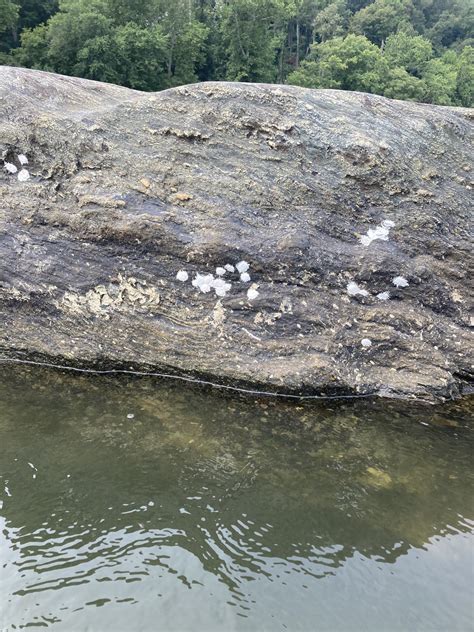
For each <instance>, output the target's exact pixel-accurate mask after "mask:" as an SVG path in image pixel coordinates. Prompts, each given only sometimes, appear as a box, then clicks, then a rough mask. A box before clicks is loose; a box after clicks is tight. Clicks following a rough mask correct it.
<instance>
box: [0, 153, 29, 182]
mask: <svg viewBox="0 0 474 632" xmlns="http://www.w3.org/2000/svg"><path fill="white" fill-rule="evenodd" d="M17 160H18V162H19V163H20V165H21V168H20V169H18V167H17V166H16V165H15V164H14V163H13V162H6V161H4V163H3V167H4V169H6V171H7V172H8V173H9V174H10V175H12V176H13V175H15V174H16V176H17V178H18V180H19V182H26V181H27V180H28V179H29V177H30V172H29V171H28V169H25V165H27V164H28V158H27V157H26V156H25V154H18V156H17Z"/></svg>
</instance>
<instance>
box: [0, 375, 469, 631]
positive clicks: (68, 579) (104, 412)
mask: <svg viewBox="0 0 474 632" xmlns="http://www.w3.org/2000/svg"><path fill="white" fill-rule="evenodd" d="M0 379H1V384H0V596H1V602H0V629H1V630H8V631H10V630H20V629H23V628H26V627H28V628H29V627H31V628H46V627H48V628H51V629H53V630H65V631H68V632H82V631H86V630H87V631H92V632H105V631H112V632H121V631H124V632H125V631H126V632H139V631H146V632H148V631H150V632H151V631H158V630H159V631H168V630H169V631H179V632H184V631H187V630H189V631H191V630H192V631H193V632H200V631H202V632H212V631H214V630H218V631H225V632H228V631H229V632H230V631H232V630H252V631H254V630H255V631H257V630H258V631H260V630H262V631H263V630H268V631H274V630H290V631H293V630H295V631H296V630H305V631H346V630H347V631H350V630H357V631H362V630H364V631H372V630H373V631H377V632H381V631H384V630H390V631H392V630H397V631H398V630H400V631H403V632H406V631H408V630H410V631H412V630H420V631H428V630H440V631H443V632H445V631H450V632H452V631H455V630H460V631H463V632H465V631H468V630H472V629H473V607H472V603H473V585H474V575H473V562H474V558H473V543H474V538H473V526H474V522H473V518H474V504H473V497H474V496H473V475H472V456H473V445H474V440H473V437H474V432H473V429H474V424H473V423H472V420H470V417H469V413H470V412H471V414H472V410H473V407H472V402H471V403H469V401H467V400H462V402H461V403H459V402H458V403H454V404H450V405H447V406H444V407H441V408H433V407H419V406H414V405H410V406H408V405H406V404H402V403H393V402H391V403H388V402H386V401H381V400H369V401H357V402H347V401H345V402H332V401H331V402H325V403H318V404H314V403H312V404H304V405H303V404H298V403H295V402H291V403H285V402H275V401H271V400H268V399H259V400H256V399H255V398H246V399H243V398H242V399H240V398H235V397H232V398H230V397H226V396H223V395H222V394H218V393H216V392H203V391H196V390H193V389H189V388H185V387H183V386H182V385H181V386H179V385H177V384H170V383H164V382H157V381H154V380H151V379H136V378H132V379H123V378H117V377H115V378H105V377H97V376H94V377H91V376H78V375H71V374H64V373H59V372H54V371H46V370H43V369H37V368H35V369H33V368H32V369H24V368H23V369H19V368H13V367H5V366H4V367H0Z"/></svg>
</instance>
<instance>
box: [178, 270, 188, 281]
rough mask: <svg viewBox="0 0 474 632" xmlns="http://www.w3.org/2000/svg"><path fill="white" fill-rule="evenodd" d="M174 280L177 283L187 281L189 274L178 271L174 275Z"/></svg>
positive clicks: (184, 271)
mask: <svg viewBox="0 0 474 632" xmlns="http://www.w3.org/2000/svg"><path fill="white" fill-rule="evenodd" d="M176 278H177V279H178V281H182V282H184V281H187V280H188V279H189V274H188V273H187V272H186V270H180V271H179V272H178V274H177V275H176Z"/></svg>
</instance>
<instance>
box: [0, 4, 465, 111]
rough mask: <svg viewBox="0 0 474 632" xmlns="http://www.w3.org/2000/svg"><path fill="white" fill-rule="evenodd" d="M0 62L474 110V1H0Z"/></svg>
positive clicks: (117, 78) (138, 85)
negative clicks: (360, 94)
mask: <svg viewBox="0 0 474 632" xmlns="http://www.w3.org/2000/svg"><path fill="white" fill-rule="evenodd" d="M0 63H3V64H10V65H19V66H26V67H29V68H37V69H41V70H49V71H53V72H59V73H62V74H66V75H74V76H80V77H85V78H88V79H96V80H99V81H106V82H111V83H116V84H121V85H124V86H128V87H130V88H135V89H138V90H162V89H165V88H169V87H173V86H177V85H182V84H186V83H193V82H196V81H210V80H214V81H248V82H266V83H289V84H295V85H300V86H305V87H308V88H338V89H343V90H361V91H364V92H372V93H375V94H383V95H385V96H388V97H392V98H396V99H406V100H414V101H422V102H428V103H437V104H441V105H462V106H468V107H470V106H473V105H474V0H0Z"/></svg>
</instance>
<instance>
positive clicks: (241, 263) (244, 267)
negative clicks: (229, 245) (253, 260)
mask: <svg viewBox="0 0 474 632" xmlns="http://www.w3.org/2000/svg"><path fill="white" fill-rule="evenodd" d="M235 267H236V268H237V271H238V272H240V274H242V273H243V272H247V270H248V269H249V268H250V265H249V264H248V263H247V262H246V261H239V263H237V264H236V266H235Z"/></svg>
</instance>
